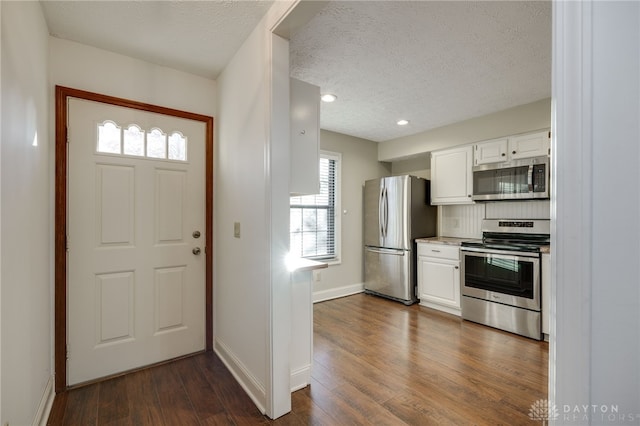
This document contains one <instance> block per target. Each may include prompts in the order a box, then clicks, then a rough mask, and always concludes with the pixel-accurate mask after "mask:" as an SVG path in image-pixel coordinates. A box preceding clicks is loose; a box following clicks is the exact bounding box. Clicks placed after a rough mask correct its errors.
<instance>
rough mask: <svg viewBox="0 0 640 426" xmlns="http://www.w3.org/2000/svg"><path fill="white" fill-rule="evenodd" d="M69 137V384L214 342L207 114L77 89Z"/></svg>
mask: <svg viewBox="0 0 640 426" xmlns="http://www.w3.org/2000/svg"><path fill="white" fill-rule="evenodd" d="M68 135H69V141H68V142H69V143H68V218H67V221H68V243H67V245H68V301H67V303H68V311H67V312H68V314H67V315H68V318H67V321H68V365H67V372H68V376H67V383H68V384H69V385H74V384H78V383H82V382H86V381H89V380H93V379H96V378H100V377H104V376H108V375H111V374H115V373H119V372H122V371H126V370H130V369H134V368H137V367H141V366H145V365H149V364H153V363H156V362H159V361H163V360H167V359H171V358H175V357H178V356H181V355H186V354H189V353H193V352H198V351H201V350H204V348H205V332H204V330H205V255H204V247H205V229H204V227H205V220H204V218H205V136H206V130H205V124H204V123H202V122H198V121H193V120H188V119H184V118H177V117H172V116H168V115H163V114H157V113H151V112H145V111H139V110H135V109H130V108H125V107H119V106H114V105H108V104H103V103H99V102H93V101H87V100H81V99H74V98H72V99H70V100H69V123H68ZM198 233H199V235H200V236H198ZM199 250H200V251H199Z"/></svg>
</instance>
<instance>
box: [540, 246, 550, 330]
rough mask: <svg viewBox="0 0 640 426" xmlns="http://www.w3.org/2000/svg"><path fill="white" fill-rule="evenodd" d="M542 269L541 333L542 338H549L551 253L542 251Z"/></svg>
mask: <svg viewBox="0 0 640 426" xmlns="http://www.w3.org/2000/svg"><path fill="white" fill-rule="evenodd" d="M541 269H542V271H541V274H540V275H541V284H542V285H541V287H542V333H543V334H544V340H549V329H550V327H549V317H550V316H551V313H550V312H549V311H550V310H551V294H550V292H551V255H550V254H548V253H542V268H541Z"/></svg>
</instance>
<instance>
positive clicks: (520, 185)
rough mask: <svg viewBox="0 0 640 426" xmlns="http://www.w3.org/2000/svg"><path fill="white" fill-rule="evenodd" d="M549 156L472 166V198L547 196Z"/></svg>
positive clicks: (511, 198) (536, 197) (528, 198)
mask: <svg viewBox="0 0 640 426" xmlns="http://www.w3.org/2000/svg"><path fill="white" fill-rule="evenodd" d="M549 164H550V163H549V157H547V156H541V157H533V158H523V159H520V160H512V161H507V162H502V163H493V164H483V165H481V166H475V167H474V168H473V197H472V198H473V199H474V200H477V201H489V200H533V199H544V198H549Z"/></svg>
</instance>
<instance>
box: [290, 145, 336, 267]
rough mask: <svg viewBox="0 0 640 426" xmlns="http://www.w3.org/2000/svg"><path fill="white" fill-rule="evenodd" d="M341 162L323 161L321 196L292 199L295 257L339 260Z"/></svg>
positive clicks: (291, 229) (291, 242)
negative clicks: (337, 198)
mask: <svg viewBox="0 0 640 426" xmlns="http://www.w3.org/2000/svg"><path fill="white" fill-rule="evenodd" d="M337 161H338V160H337V159H336V158H332V157H331V156H325V155H323V156H321V158H320V193H319V194H317V195H304V196H299V197H291V220H290V251H291V254H292V255H293V256H299V257H305V258H309V259H316V260H327V259H335V258H336V256H337V252H336V221H335V218H336V192H337V191H336V185H337V172H336V170H337Z"/></svg>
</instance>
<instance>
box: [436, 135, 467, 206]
mask: <svg viewBox="0 0 640 426" xmlns="http://www.w3.org/2000/svg"><path fill="white" fill-rule="evenodd" d="M472 158H473V146H472V145H468V146H463V147H460V148H453V149H447V150H443V151H436V152H433V153H432V154H431V204H473V200H472V199H471V189H472V185H473V181H472V172H471V167H472V166H473V163H472Z"/></svg>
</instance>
